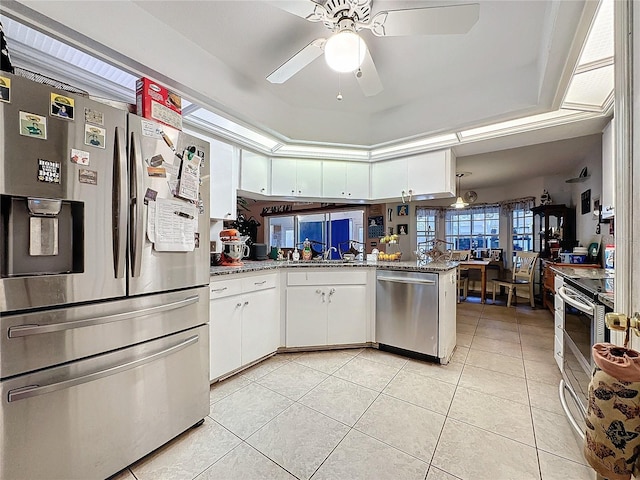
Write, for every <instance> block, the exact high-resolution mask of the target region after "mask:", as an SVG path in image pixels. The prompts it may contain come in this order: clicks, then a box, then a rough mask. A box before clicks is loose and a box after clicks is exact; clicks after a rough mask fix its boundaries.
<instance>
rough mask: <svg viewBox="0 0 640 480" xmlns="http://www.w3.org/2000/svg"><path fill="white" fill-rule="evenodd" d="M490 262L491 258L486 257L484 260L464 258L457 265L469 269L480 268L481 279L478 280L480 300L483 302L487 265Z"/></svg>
mask: <svg viewBox="0 0 640 480" xmlns="http://www.w3.org/2000/svg"><path fill="white" fill-rule="evenodd" d="M490 263H491V260H489V259H488V258H487V259H486V260H465V261H462V262H459V263H458V265H459V267H460V268H466V269H469V270H480V275H481V280H480V286H481V288H480V302H481V303H484V302H485V293H486V290H487V266H488V265H489V264H490Z"/></svg>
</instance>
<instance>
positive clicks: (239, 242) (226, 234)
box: [220, 228, 249, 267]
mask: <svg viewBox="0 0 640 480" xmlns="http://www.w3.org/2000/svg"><path fill="white" fill-rule="evenodd" d="M247 238H249V237H241V236H240V233H239V232H238V230H236V229H235V228H230V229H228V230H222V231H221V232H220V243H222V262H221V263H220V264H221V265H223V266H225V267H241V266H242V262H241V260H242V258H243V257H246V256H248V255H249V245H247V244H246V243H245V242H246V241H247Z"/></svg>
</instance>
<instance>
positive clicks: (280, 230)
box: [268, 210, 364, 259]
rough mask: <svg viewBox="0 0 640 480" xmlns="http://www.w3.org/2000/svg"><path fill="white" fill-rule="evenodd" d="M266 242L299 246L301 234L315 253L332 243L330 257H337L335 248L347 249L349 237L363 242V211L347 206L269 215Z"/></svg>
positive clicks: (283, 246)
mask: <svg viewBox="0 0 640 480" xmlns="http://www.w3.org/2000/svg"><path fill="white" fill-rule="evenodd" d="M268 228H269V245H270V246H272V247H280V248H294V247H296V246H297V247H298V248H300V247H301V245H302V242H304V240H305V238H308V239H309V240H311V242H312V248H313V250H314V251H315V254H316V255H317V254H319V253H320V252H323V251H324V250H326V249H327V248H329V247H335V249H336V251H332V252H331V258H333V259H338V258H340V254H339V252H340V251H342V252H346V251H347V250H348V249H349V246H350V245H349V244H350V241H351V240H355V241H356V242H360V243H359V244H356V245H355V246H356V247H359V248H358V249H359V250H360V251H362V249H363V248H362V247H363V245H364V211H363V210H347V211H335V212H322V213H309V214H302V213H301V214H299V215H286V216H281V217H270V218H269V220H268Z"/></svg>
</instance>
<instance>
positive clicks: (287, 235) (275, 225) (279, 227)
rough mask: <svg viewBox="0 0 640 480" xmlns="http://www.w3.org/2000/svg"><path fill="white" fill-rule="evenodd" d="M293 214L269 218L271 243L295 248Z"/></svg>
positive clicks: (276, 245) (281, 246)
mask: <svg viewBox="0 0 640 480" xmlns="http://www.w3.org/2000/svg"><path fill="white" fill-rule="evenodd" d="M293 225H294V221H293V216H287V217H271V218H269V245H271V246H272V247H280V248H293V241H294V238H295V237H294V229H293Z"/></svg>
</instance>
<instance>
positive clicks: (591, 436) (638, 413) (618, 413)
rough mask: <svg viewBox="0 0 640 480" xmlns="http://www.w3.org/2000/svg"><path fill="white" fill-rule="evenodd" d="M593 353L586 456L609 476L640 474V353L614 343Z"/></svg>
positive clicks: (611, 479) (621, 479)
mask: <svg viewBox="0 0 640 480" xmlns="http://www.w3.org/2000/svg"><path fill="white" fill-rule="evenodd" d="M592 353H593V359H594V361H595V364H596V367H595V369H594V373H593V377H592V378H591V383H590V384H589V407H588V409H587V418H586V425H587V428H586V432H585V433H586V435H585V441H584V455H585V458H586V459H587V461H588V462H589V465H591V467H593V469H594V470H595V471H596V472H598V473H599V474H600V475H602V476H603V477H605V478H607V479H608V480H628V479H630V478H631V475H634V476H637V477H639V478H640V463H639V459H640V353H638V352H636V351H635V350H630V349H627V348H623V347H618V346H616V345H613V344H611V343H596V344H595V345H594V346H593V349H592Z"/></svg>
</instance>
